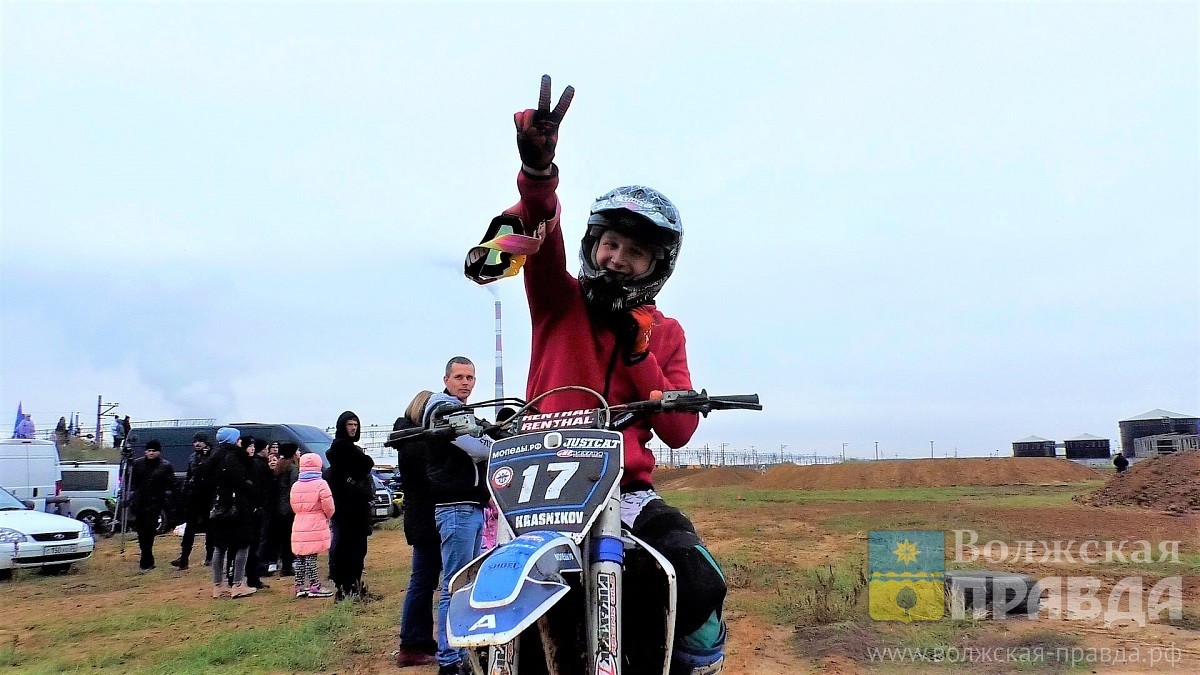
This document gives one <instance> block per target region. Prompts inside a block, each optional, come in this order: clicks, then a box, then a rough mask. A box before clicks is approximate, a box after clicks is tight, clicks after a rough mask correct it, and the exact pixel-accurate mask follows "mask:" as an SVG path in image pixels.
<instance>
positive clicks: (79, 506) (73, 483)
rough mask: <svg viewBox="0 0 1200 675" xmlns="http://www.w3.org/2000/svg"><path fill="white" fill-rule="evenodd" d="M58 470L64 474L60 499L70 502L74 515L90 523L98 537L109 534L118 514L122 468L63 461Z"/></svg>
mask: <svg viewBox="0 0 1200 675" xmlns="http://www.w3.org/2000/svg"><path fill="white" fill-rule="evenodd" d="M59 470H60V471H61V473H62V490H61V491H60V493H59V496H60V497H64V498H66V499H67V500H68V502H67V503H68V508H69V512H70V514H71V516H72V517H74V518H76V519H77V520H82V521H83V522H85V523H87V524H88V525H89V526H91V528H92V532H94V533H96V534H104V533H105V532H108V531H109V530H110V529H111V528H112V524H113V518H114V517H115V516H116V513H117V490H118V489H119V487H120V470H121V467H120V465H119V464H104V463H99V462H95V463H93V462H63V463H62V464H59Z"/></svg>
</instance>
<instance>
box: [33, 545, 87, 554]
mask: <svg viewBox="0 0 1200 675" xmlns="http://www.w3.org/2000/svg"><path fill="white" fill-rule="evenodd" d="M78 550H79V544H60V545H58V546H47V547H45V548H43V549H42V553H43V554H44V555H58V554H60V553H75V552H76V551H78Z"/></svg>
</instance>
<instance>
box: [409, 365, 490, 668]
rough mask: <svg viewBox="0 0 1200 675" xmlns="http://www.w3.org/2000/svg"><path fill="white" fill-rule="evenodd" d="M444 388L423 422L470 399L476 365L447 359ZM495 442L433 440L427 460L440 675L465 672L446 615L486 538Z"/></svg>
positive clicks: (466, 437) (428, 406)
mask: <svg viewBox="0 0 1200 675" xmlns="http://www.w3.org/2000/svg"><path fill="white" fill-rule="evenodd" d="M442 382H443V383H444V384H445V385H446V388H445V389H444V390H443V391H442V393H440V394H433V395H432V396H430V397H429V401H428V403H426V405H425V411H424V415H423V417H422V421H423V422H425V423H428V421H429V419H430V418H431V416H432V415H433V413H434V411H436V410H437V408H438V407H440V406H444V405H457V404H459V403H466V401H467V398H468V397H470V396H471V391H472V390H473V389H474V388H475V364H473V363H472V362H471V360H470V359H468V358H467V357H465V356H456V357H454V358H452V359H450V361H449V362H447V363H446V375H445V376H444V377H443V378H442ZM490 449H491V442H490V440H489V439H487V438H475V437H473V436H470V435H462V436H459V437H458V438H455V439H454V440H453V441H432V442H431V443H430V446H429V452H428V456H427V459H426V466H425V475H426V476H427V477H428V478H429V490H430V495H431V496H432V498H433V504H434V510H433V519H434V524H435V525H436V526H437V533H438V538H439V541H440V544H441V546H440V553H441V562H442V584H441V590H442V592H441V595H440V596H439V597H438V612H437V641H438V651H437V654H436V659H437V663H438V675H459V673H462V672H464V664H463V657H464V656H465V654H464V653H463V651H462V650H460V649H458V648H455V647H451V646H450V643H449V642H448V641H447V638H446V613H447V612H448V611H449V609H450V579H451V577H453V576H454V575H455V573H456V572H458V571H459V570H460V569H462V568H463V567H466V565H467V563H469V562H471V560H473V559H474V558H475V556H477V555H479V546H480V544H481V543H482V542H483V506H484V504H486V503H487V501H488V490H487V481H486V480H485V478H484V473H485V471H486V469H487V458H488V451H489V450H490Z"/></svg>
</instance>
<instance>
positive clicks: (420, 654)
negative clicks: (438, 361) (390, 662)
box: [389, 391, 442, 668]
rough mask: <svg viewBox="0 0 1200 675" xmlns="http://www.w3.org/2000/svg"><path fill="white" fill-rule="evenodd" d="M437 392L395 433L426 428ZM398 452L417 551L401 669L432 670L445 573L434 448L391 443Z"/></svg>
mask: <svg viewBox="0 0 1200 675" xmlns="http://www.w3.org/2000/svg"><path fill="white" fill-rule="evenodd" d="M432 395H433V394H432V392H429V391H423V392H421V393H419V394H417V395H416V396H415V397H414V398H413V400H412V403H410V404H409V405H408V408H407V409H406V410H405V411H404V415H402V416H400V417H398V418H396V422H395V424H393V425H392V431H399V430H401V429H411V428H414V427H417V426H419V425H420V424H421V419H422V416H423V415H424V412H425V404H426V403H428V402H429V397H430V396H432ZM389 447H392V448H395V450H396V474H397V477H398V478H399V479H400V487H401V490H402V491H403V492H404V539H405V540H406V541H407V542H408V544H409V546H411V547H412V571H411V572H410V574H409V577H408V590H407V591H406V592H405V593H404V604H403V606H402V609H401V611H400V635H399V638H400V645H399V649H397V651H396V667H397V668H407V667H409V666H426V665H429V664H432V663H434V662H435V661H434V654H436V653H437V649H438V643H437V640H435V639H434V638H433V611H432V609H431V608H432V607H433V592H434V590H436V589H437V586H438V575H439V574H441V571H442V542H441V539H440V537H438V530H437V524H436V523H435V522H434V519H433V497H432V496H431V494H430V489H429V477H428V476H427V475H426V474H425V467H426V465H427V464H428V456H429V444H428V443H427V442H425V441H422V440H410V441H407V442H405V443H395V444H390V445H389Z"/></svg>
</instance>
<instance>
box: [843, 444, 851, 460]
mask: <svg viewBox="0 0 1200 675" xmlns="http://www.w3.org/2000/svg"><path fill="white" fill-rule="evenodd" d="M847 445H850V444H849V443H842V461H843V462H844V461H846V446H847Z"/></svg>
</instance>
